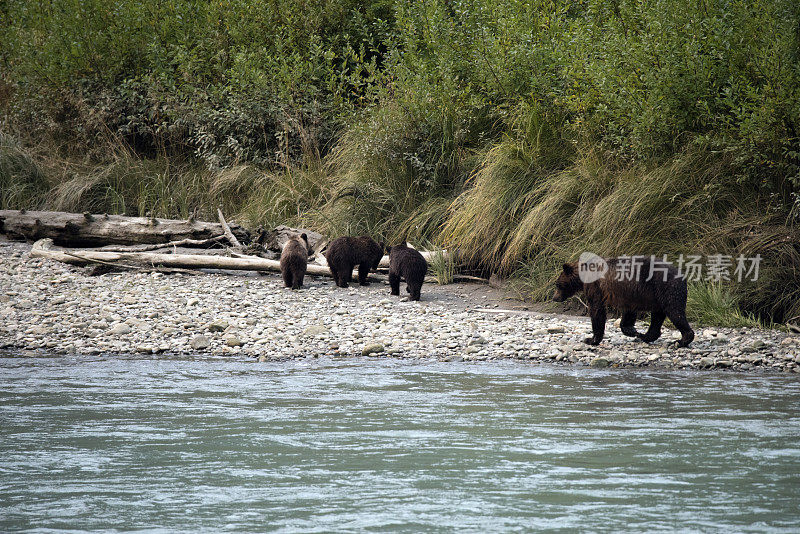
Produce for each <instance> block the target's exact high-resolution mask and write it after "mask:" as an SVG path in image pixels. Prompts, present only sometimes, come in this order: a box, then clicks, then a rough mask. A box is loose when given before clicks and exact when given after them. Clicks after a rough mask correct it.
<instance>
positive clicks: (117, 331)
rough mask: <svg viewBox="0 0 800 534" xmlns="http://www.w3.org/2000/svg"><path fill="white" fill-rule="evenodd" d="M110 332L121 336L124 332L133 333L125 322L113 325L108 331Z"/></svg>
mask: <svg viewBox="0 0 800 534" xmlns="http://www.w3.org/2000/svg"><path fill="white" fill-rule="evenodd" d="M108 333H109V334H113V335H115V336H121V335H124V334H130V333H131V327H130V326H128V325H126V324H125V323H122V324H118V325H116V326H114V327H112V328H111V329H110V330H109V331H108Z"/></svg>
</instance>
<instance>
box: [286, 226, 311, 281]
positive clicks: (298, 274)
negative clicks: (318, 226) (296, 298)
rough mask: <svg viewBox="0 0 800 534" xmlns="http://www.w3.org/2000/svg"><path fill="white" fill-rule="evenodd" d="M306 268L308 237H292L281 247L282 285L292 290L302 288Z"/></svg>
mask: <svg viewBox="0 0 800 534" xmlns="http://www.w3.org/2000/svg"><path fill="white" fill-rule="evenodd" d="M307 268H308V236H307V235H306V234H300V235H294V236H292V238H291V239H289V241H287V242H286V244H285V245H283V250H282V251H281V276H283V284H284V285H285V286H286V287H291V288H292V289H300V288H301V287H303V278H304V277H305V275H306V269H307Z"/></svg>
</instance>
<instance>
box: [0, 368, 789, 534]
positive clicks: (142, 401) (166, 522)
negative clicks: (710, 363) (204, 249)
mask: <svg viewBox="0 0 800 534" xmlns="http://www.w3.org/2000/svg"><path fill="white" fill-rule="evenodd" d="M0 384H2V391H0V530H2V531H14V530H20V529H35V530H39V531H50V530H55V529H69V530H75V531H81V530H93V531H96V530H147V531H169V532H175V531H184V532H198V531H214V532H216V531H279V532H328V531H332V530H335V531H358V532H360V531H382V532H383V531H407V532H418V531H426V532H487V531H530V530H535V531H563V532H573V531H596V532H620V531H630V532H643V531H659V530H661V531H676V530H681V531H699V532H715V531H720V532H723V531H724V532H732V531H737V532H747V531H751V532H764V531H774V532H798V531H800V440H799V438H800V380H798V378H797V377H787V376H757V375H744V374H734V373H690V372H663V371H662V372H653V371H645V370H641V369H636V370H595V369H586V368H580V369H573V368H569V367H549V366H533V365H529V364H524V363H515V362H485V363H482V364H477V365H476V364H468V363H436V362H430V363H410V362H407V361H399V360H378V359H371V360H367V359H356V360H352V359H351V360H331V359H322V360H300V361H293V362H281V363H251V362H244V361H231V360H223V359H205V360H171V359H128V358H116V357H95V358H65V357H59V358H10V357H4V358H3V357H0Z"/></svg>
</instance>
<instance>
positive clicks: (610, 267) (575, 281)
mask: <svg viewBox="0 0 800 534" xmlns="http://www.w3.org/2000/svg"><path fill="white" fill-rule="evenodd" d="M596 258H597V257H596ZM597 259H598V260H600V262H604V264H605V265H607V269H606V270H605V272H604V273H602V274H599V275H597V276H586V275H585V274H584V276H583V280H585V281H586V282H587V283H584V281H582V280H581V278H582V276H581V272H579V269H581V268H583V269H584V271H583V273H587V272H588V271H587V269H586V267H585V264H584V263H583V262H581V263H579V262H574V263H565V264H564V265H563V270H562V272H561V273H560V274H559V276H558V279H557V280H556V291H555V293H554V294H553V300H554V301H556V302H562V301H564V300H566V299H568V298H569V297H571V296H572V295H574V294H575V293H577V292H579V291H583V294H584V295H585V297H586V300H587V303H588V305H589V315H590V316H591V318H592V334H593V335H592V337H589V338H586V339H585V340H584V341H585V342H586V343H588V344H589V345H597V344H598V343H600V342H601V341H602V340H603V333H604V331H605V326H606V306H610V307H612V308H616V309H617V310H619V311H620V312H621V313H622V320H621V321H620V327H621V330H622V333H623V334H624V335H626V336H629V337H637V338H639V339H641V340H642V341H645V342H647V343H652V342H653V341H655V340H656V339H658V338H659V337H660V336H661V325H662V324H663V323H664V319H665V318H667V317H668V318H669V320H670V321H672V324H674V325H675V327H676V328H677V329H678V330H680V332H681V340H680V342H679V343H678V346H679V347H686V346H688V345H689V343H691V342H692V340H693V339H694V331H693V330H692V327H691V326H690V325H689V322H688V321H687V320H686V297H687V294H688V290H687V287H686V279H685V278H684V277H683V276H681V275H680V273H679V272H678V270H677V269H675V267H673V266H672V265H671V264H670V263H667V262H664V261H662V260H658V259H653V260H651V259H650V258H647V257H644V256H635V257H633V260H632V258H631V257H626V258H624V259H623V258H610V259H605V260H603V259H601V258H597ZM605 265H604V268H605ZM631 265H635V267H634V268H631ZM640 311H649V312H650V328H649V329H648V330H647V332H645V333H644V334H642V333H639V332H637V331H636V328H635V327H634V324H635V323H636V313H637V312H640Z"/></svg>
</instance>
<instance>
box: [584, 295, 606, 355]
mask: <svg viewBox="0 0 800 534" xmlns="http://www.w3.org/2000/svg"><path fill="white" fill-rule="evenodd" d="M589 315H591V317H592V337H587V338H586V339H584V340H583V341H584V343H587V344H589V345H599V344H600V342H601V341H603V334H605V331H606V307H605V306H604V305H602V304H593V303H590V304H589Z"/></svg>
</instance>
